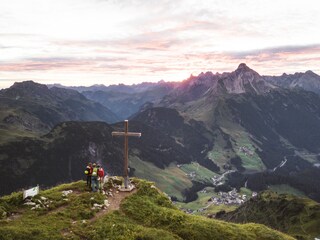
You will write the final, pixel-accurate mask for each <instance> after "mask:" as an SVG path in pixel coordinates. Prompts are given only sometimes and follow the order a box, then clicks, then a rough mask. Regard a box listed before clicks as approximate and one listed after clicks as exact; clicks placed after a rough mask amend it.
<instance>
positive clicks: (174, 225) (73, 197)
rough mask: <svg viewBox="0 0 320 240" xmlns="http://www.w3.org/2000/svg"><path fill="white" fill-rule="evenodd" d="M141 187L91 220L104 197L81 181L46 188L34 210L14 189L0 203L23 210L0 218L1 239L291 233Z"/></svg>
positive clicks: (5, 207) (263, 236) (12, 209)
mask: <svg viewBox="0 0 320 240" xmlns="http://www.w3.org/2000/svg"><path fill="white" fill-rule="evenodd" d="M137 187H138V191H137V193H135V194H133V195H131V196H130V197H128V198H127V199H125V200H124V201H123V202H122V203H121V206H120V209H119V210H116V211H113V212H111V213H108V214H105V215H102V216H100V217H99V218H97V220H96V221H93V222H89V221H90V219H92V217H93V216H94V215H95V211H93V210H91V207H92V205H93V203H94V202H96V203H101V202H102V200H103V195H99V194H98V193H91V192H87V191H85V183H84V182H82V181H80V182H76V183H72V184H65V185H61V186H58V187H55V188H53V189H50V190H47V191H43V192H41V193H40V195H41V196H45V197H47V198H48V199H50V200H51V201H53V203H51V206H50V207H49V209H46V210H38V211H31V210H29V208H30V207H26V206H23V205H21V203H22V201H21V197H22V196H21V193H13V194H12V195H10V196H6V197H3V198H1V199H0V206H1V207H0V208H1V211H3V210H5V211H7V212H9V211H10V212H19V214H17V215H16V218H15V219H11V220H10V219H5V220H1V221H0V239H83V238H88V239H126V240H128V239H159V236H161V239H262V240H263V239H292V238H291V237H289V236H286V235H284V234H282V233H280V232H277V231H274V230H271V229H269V228H267V227H265V226H263V225H258V224H244V225H239V224H232V223H225V222H222V221H218V220H211V219H207V218H204V217H199V216H191V215H187V214H184V213H183V212H181V211H179V210H177V209H176V208H175V207H174V206H173V205H172V204H171V203H170V201H169V200H168V199H167V197H166V196H165V195H163V194H162V193H160V192H159V191H158V190H157V189H156V188H155V187H153V185H152V183H147V182H145V181H138V182H137ZM66 189H68V190H69V189H73V190H74V192H73V193H72V194H70V195H69V196H68V199H69V201H65V200H63V198H62V195H61V191H62V190H66ZM39 197H40V196H38V197H37V198H39ZM92 197H93V198H94V199H92ZM84 219H87V221H83V220H84Z"/></svg>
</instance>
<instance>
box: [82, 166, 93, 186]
mask: <svg viewBox="0 0 320 240" xmlns="http://www.w3.org/2000/svg"><path fill="white" fill-rule="evenodd" d="M84 173H85V174H86V176H87V186H88V187H89V188H91V174H92V163H91V162H90V163H88V165H87V167H86V170H85V171H84Z"/></svg>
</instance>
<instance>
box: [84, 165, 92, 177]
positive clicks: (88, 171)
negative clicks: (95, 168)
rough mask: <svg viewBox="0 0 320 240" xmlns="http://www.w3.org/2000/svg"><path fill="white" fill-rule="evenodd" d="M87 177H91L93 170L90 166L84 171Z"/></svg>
mask: <svg viewBox="0 0 320 240" xmlns="http://www.w3.org/2000/svg"><path fill="white" fill-rule="evenodd" d="M84 174H85V175H87V176H88V175H90V174H91V168H90V167H89V166H87V168H86V170H85V171H84Z"/></svg>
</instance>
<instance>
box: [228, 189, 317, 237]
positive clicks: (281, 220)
mask: <svg viewBox="0 0 320 240" xmlns="http://www.w3.org/2000/svg"><path fill="white" fill-rule="evenodd" d="M222 219H225V220H229V221H233V222H238V223H246V222H258V223H261V224H265V225H267V226H270V227H272V228H274V229H278V230H280V231H283V232H286V233H288V234H290V235H292V236H294V237H296V238H298V239H310V240H311V239H312V240H313V239H314V238H315V237H318V238H319V237H320V228H319V226H320V204H319V203H317V202H314V201H312V200H311V199H308V198H298V197H296V196H294V195H289V194H280V195H278V194H276V193H274V192H271V191H266V192H263V193H261V194H259V195H258V197H256V198H253V199H251V200H250V201H248V202H247V203H245V204H244V205H242V206H241V207H239V208H238V209H237V210H235V211H234V212H230V213H227V214H226V215H224V216H223V217H222Z"/></svg>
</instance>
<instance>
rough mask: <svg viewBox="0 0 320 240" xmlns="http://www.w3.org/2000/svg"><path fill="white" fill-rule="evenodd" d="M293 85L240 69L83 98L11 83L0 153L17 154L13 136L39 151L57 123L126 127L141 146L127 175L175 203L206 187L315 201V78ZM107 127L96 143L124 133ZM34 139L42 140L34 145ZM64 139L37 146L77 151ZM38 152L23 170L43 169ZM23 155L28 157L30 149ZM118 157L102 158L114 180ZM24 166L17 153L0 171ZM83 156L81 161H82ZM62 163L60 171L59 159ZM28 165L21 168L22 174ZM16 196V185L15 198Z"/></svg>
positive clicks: (88, 92)
mask: <svg viewBox="0 0 320 240" xmlns="http://www.w3.org/2000/svg"><path fill="white" fill-rule="evenodd" d="M295 75H297V76H298V75H299V76H300V77H299V79H300V80H299V81H298V80H294V81H293V80H292V81H291V80H290V81H291V83H292V82H295V84H289V85H286V86H284V85H281V84H280V82H282V81H283V82H285V80H283V79H284V77H283V76H291V75H283V76H281V77H270V76H269V77H268V76H261V75H259V74H258V73H257V72H256V71H254V70H252V69H250V68H249V67H248V66H246V65H245V64H240V65H239V67H238V68H237V69H236V70H235V71H233V72H230V73H221V74H220V73H216V74H213V73H211V72H207V73H201V74H200V75H199V76H191V77H190V78H188V79H187V80H185V81H183V82H181V83H165V82H159V83H150V84H149V83H143V84H139V85H134V86H126V85H118V86H109V87H105V86H97V85H95V86H93V87H89V88H83V87H81V88H78V89H77V88H75V89H77V90H78V91H80V92H81V93H79V92H77V91H75V90H70V89H61V88H57V87H51V88H48V87H46V86H44V85H40V84H35V83H32V82H24V83H19V84H15V85H14V86H12V87H11V88H9V89H4V90H2V91H0V97H1V99H4V100H5V101H2V100H1V104H3V103H6V104H3V105H2V106H1V117H2V122H1V127H2V128H1V131H7V133H6V134H7V135H6V136H9V135H10V139H9V138H8V137H6V138H4V139H2V141H1V142H2V145H1V147H2V148H3V152H9V151H13V150H12V149H16V146H20V145H21V144H22V145H23V144H25V142H24V143H22V142H21V139H20V140H19V141H16V140H15V139H17V138H16V137H17V136H21V135H23V136H27V137H29V138H28V139H29V140H26V139H24V140H23V141H27V142H28V141H29V142H30V141H31V140H30V139H32V141H31V142H32V144H31V145H34V144H38V142H39V141H40V142H42V141H44V140H45V139H47V137H41V138H39V136H40V135H41V134H42V135H43V134H44V133H45V132H49V130H50V129H51V128H52V127H53V126H55V124H59V125H58V126H60V128H61V126H62V125H60V124H62V123H61V122H64V121H69V120H73V121H79V120H85V121H92V120H94V121H105V122H109V123H112V122H115V121H117V120H121V119H125V118H129V119H130V130H134V131H141V132H142V138H141V139H132V140H130V165H131V170H132V171H131V174H134V175H136V176H139V177H142V178H148V179H150V180H153V181H156V182H157V184H158V185H160V186H161V187H162V189H163V190H164V191H166V192H167V193H168V194H169V195H171V196H173V197H176V198H177V199H179V200H183V199H184V200H186V201H191V200H194V199H195V198H196V197H197V196H196V192H197V191H199V190H201V189H202V188H203V187H204V186H213V187H219V188H225V189H227V188H230V187H236V188H240V187H244V186H246V187H248V188H250V189H252V190H257V191H260V190H263V189H266V188H268V187H269V186H271V185H276V184H288V185H290V186H291V187H294V188H296V189H299V190H301V191H303V192H304V194H306V195H307V196H309V197H311V198H313V199H315V200H317V201H320V190H319V188H318V186H319V184H320V180H318V178H317V176H318V175H319V174H320V168H319V166H320V155H319V154H320V96H319V95H318V94H316V93H314V92H316V91H314V92H312V91H306V90H307V88H308V87H307V85H308V84H307V83H309V82H308V81H307V80H306V79H308V76H311V78H310V79H311V80H310V84H311V82H312V84H313V86H316V85H315V82H317V81H318V80H319V78H320V77H319V76H318V75H316V74H314V73H311V72H309V71H308V72H306V73H301V74H294V75H292V78H293V76H295ZM276 79H277V80H276ZM280 79H282V80H280ZM288 79H289V77H288ZM295 79H298V78H295ZM301 79H302V80H303V81H302V80H301ZM275 81H276V82H277V84H276V82H275ZM288 81H289V80H288ZM319 81H320V80H319ZM297 82H300V83H299V84H298V83H297ZM296 83H297V84H296ZM308 86H309V87H310V86H311V85H308ZM60 87H61V86H60ZM305 89H306V90H305ZM312 89H313V90H315V89H316V87H312ZM89 99H90V100H89ZM95 101H97V102H99V103H95ZM102 105H104V107H103V106H102ZM109 109H110V110H109ZM29 118H30V119H31V120H28V119H29ZM29 122H30V124H31V123H32V125H31V126H32V127H29V125H28V123H29ZM82 124H83V125H84V126H85V125H86V124H88V123H81V122H79V123H77V126H78V127H79V129H82V128H83V127H82ZM90 124H93V125H92V126H91V127H85V132H86V133H85V135H88V136H94V135H92V132H91V128H92V129H96V127H95V126H94V125H95V124H98V123H90ZM21 126H23V127H21ZM67 126H68V125H67ZM99 126H100V125H99ZM107 126H108V127H101V126H100V127H101V129H107V128H108V129H109V130H108V131H105V130H101V134H102V135H103V136H107V135H110V131H111V130H112V129H118V130H121V129H122V128H123V125H122V123H117V124H113V125H111V126H109V125H107ZM66 129H68V128H66ZM9 130H10V131H9ZM13 130H14V131H13ZM18 130H19V131H18ZM35 131H39V132H40V133H41V134H38V135H34V134H33V135H32V134H31V133H33V132H35ZM79 131H80V130H79ZM9 132H11V133H9ZM71 132H72V131H71ZM71 132H69V130H66V131H63V133H62V132H60V131H58V133H59V134H56V135H52V139H51V140H45V142H55V139H56V138H58V139H63V138H62V137H61V136H68V138H70V140H69V142H70V143H71V142H72V141H73V140H71V139H74V141H75V142H78V140H77V139H78V138H79V136H77V135H76V134H72V133H71ZM80 132H81V131H80ZM13 133H14V134H13ZM61 134H62V135H61ZM9 140H10V141H11V143H10V144H11V145H10V147H9V148H8V146H9V145H8V144H9V143H8V141H9ZM91 141H92V142H94V144H95V145H96V146H97V148H98V149H100V145H101V144H102V142H101V141H94V138H92V140H91ZM108 141H111V140H108ZM108 141H107V142H108ZM119 141H121V140H120V139H112V142H113V143H115V145H114V146H115V147H116V148H117V146H121V145H119V144H121V143H120V142H119ZM19 144H20V145H19ZM41 144H42V145H41V146H45V147H43V149H44V150H43V151H44V152H43V154H42V155H39V156H37V157H32V156H33V151H31V153H30V158H33V159H37V161H34V162H32V163H31V162H29V163H30V164H31V165H32V164H40V163H41V162H42V161H44V160H43V159H44V158H45V157H44V156H45V155H47V154H48V152H47V150H46V149H50V148H51V147H54V146H55V144H53V145H46V143H41ZM117 144H118V145H117ZM31 145H30V146H29V147H28V149H32V147H31ZM63 146H64V147H63V148H61V151H63V152H64V151H66V152H67V149H68V144H63ZM89 146H90V144H89V143H88V142H86V144H85V145H83V146H82V145H80V144H78V145H76V146H75V147H74V148H73V152H86V151H88V150H86V149H89V148H90V147H89ZM108 146H109V147H111V148H112V147H113V145H112V144H109V145H108ZM101 148H105V147H102V146H101ZM10 149H11V150H10ZM41 151H42V150H41ZM106 152H107V150H106ZM110 152H114V151H111V150H110ZM114 154H115V153H114ZM117 154H118V156H117V157H110V159H109V158H108V157H106V156H104V157H103V159H105V160H103V161H106V162H108V161H110V163H109V164H110V165H109V166H108V168H109V169H110V168H111V169H112V168H114V171H115V172H117V171H116V167H115V166H118V165H117V164H115V163H113V161H118V160H117V159H121V153H120V152H119V153H117ZM25 156H26V153H16V152H15V153H14V154H13V155H12V153H10V154H5V155H0V163H4V162H7V163H8V161H10V160H9V159H15V160H11V161H13V162H14V161H16V162H20V161H22V162H24V161H23V160H21V159H25V158H26V157H25ZM52 156H56V157H59V155H54V154H53V155H52ZM81 156H82V158H81V159H86V158H87V157H88V156H89V155H86V154H83V155H81ZM53 158H54V157H52V159H53ZM63 158H64V159H65V160H64V161H68V160H67V158H66V156H65V157H63ZM113 159H114V160H113ZM50 161H53V160H50ZM73 161H76V159H74V160H73ZM27 162H28V161H27ZM36 162H37V163H36ZM31 165H28V163H26V165H25V167H26V169H27V168H29V166H31ZM40 165H41V164H40ZM14 166H19V165H15V164H13V165H10V167H11V170H10V171H12V168H13V167H14ZM18 168H19V167H18ZM120 168H121V167H120ZM75 169H77V170H76V171H79V172H78V173H77V174H78V175H75V176H77V177H75V178H80V176H81V174H82V173H81V171H80V168H75ZM111 169H110V170H111ZM10 171H9V172H10ZM111 171H113V170H111ZM166 174H167V175H166ZM61 176H62V175H61ZM63 176H65V175H63ZM212 176H221V181H219V182H216V181H213V180H212ZM8 178H10V176H8ZM75 178H72V179H75ZM40 179H41V178H37V181H40ZM62 179H64V180H65V179H66V178H64V177H63V178H62ZM67 179H69V178H67ZM30 184H31V183H30ZM20 186H21V187H22V184H21V185H19V186H16V187H15V188H17V187H20ZM13 189H14V188H13Z"/></svg>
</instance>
